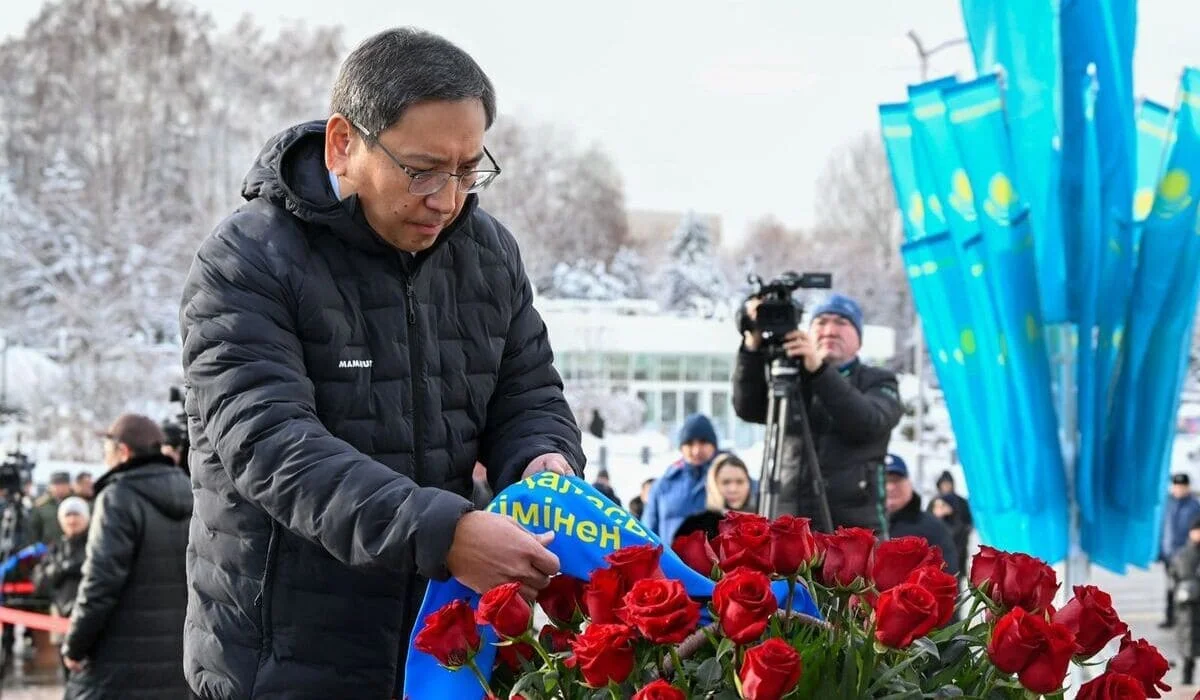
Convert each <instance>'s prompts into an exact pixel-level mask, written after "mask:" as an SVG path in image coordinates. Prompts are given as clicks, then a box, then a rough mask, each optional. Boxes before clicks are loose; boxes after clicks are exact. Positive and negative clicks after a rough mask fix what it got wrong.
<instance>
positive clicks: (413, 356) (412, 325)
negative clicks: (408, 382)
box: [404, 271, 425, 484]
mask: <svg viewBox="0 0 1200 700" xmlns="http://www.w3.org/2000/svg"><path fill="white" fill-rule="evenodd" d="M415 275H416V271H413V272H412V273H411V274H405V276H404V291H405V296H406V297H407V301H408V303H407V306H408V362H409V372H410V374H411V376H412V411H413V481H415V482H417V483H418V484H420V483H422V480H423V479H424V476H425V435H424V422H423V421H422V419H421V405H420V403H419V401H418V398H419V394H420V392H419V389H418V384H420V383H421V367H422V364H423V363H422V361H421V359H422V358H421V342H420V340H421V339H420V338H419V337H417V290H416V282H415V281H414V280H413V277H414V276H415Z"/></svg>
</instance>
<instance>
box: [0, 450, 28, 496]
mask: <svg viewBox="0 0 1200 700" xmlns="http://www.w3.org/2000/svg"><path fill="white" fill-rule="evenodd" d="M33 467H34V462H33V461H32V460H30V459H29V456H28V455H26V454H25V453H24V452H21V451H20V450H14V451H12V452H9V453H8V455H6V456H5V458H4V461H3V462H0V499H19V498H20V497H21V494H22V492H23V491H24V488H25V482H27V481H29V480H30V479H31V478H33Z"/></svg>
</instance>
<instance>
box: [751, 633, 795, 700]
mask: <svg viewBox="0 0 1200 700" xmlns="http://www.w3.org/2000/svg"><path fill="white" fill-rule="evenodd" d="M800 670H801V664H800V655H799V654H797V653H796V650H795V649H793V648H792V645H791V644H788V643H787V642H785V641H783V640H782V639H779V638H777V637H772V638H771V639H768V640H767V641H765V642H763V643H762V644H759V645H757V646H753V647H750V648H749V649H747V650H746V659H745V660H744V661H743V662H742V668H741V670H740V671H738V678H739V679H741V681H742V697H744V698H746V700H779V698H782V697H783V696H784V695H787V694H788V693H790V692H791V691H793V690H795V689H796V684H797V683H799V682H800Z"/></svg>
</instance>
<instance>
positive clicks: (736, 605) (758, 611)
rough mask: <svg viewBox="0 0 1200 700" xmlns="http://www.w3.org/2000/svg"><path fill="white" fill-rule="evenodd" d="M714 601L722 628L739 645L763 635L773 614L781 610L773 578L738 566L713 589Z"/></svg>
mask: <svg viewBox="0 0 1200 700" xmlns="http://www.w3.org/2000/svg"><path fill="white" fill-rule="evenodd" d="M712 601H713V607H714V608H715V609H716V612H717V619H718V620H719V621H720V623H721V631H722V632H724V633H725V636H726V637H729V638H730V639H732V640H733V641H734V643H735V644H745V643H747V642H752V641H754V640H756V639H758V638H759V637H761V636H762V633H763V631H765V630H766V629H767V623H768V622H770V620H771V615H773V614H774V613H775V611H776V610H778V609H779V601H777V600H776V599H775V592H774V591H772V590H771V580H770V579H768V578H767V576H766V574H764V573H762V572H761V571H754V570H753V569H738V570H736V571H734V572H733V573H729V574H726V575H725V578H723V579H721V580H720V581H718V582H717V585H716V587H714V588H713V597H712Z"/></svg>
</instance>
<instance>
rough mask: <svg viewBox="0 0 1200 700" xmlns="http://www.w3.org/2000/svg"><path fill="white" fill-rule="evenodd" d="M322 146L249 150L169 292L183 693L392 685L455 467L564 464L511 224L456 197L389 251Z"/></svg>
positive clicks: (315, 134)
mask: <svg viewBox="0 0 1200 700" xmlns="http://www.w3.org/2000/svg"><path fill="white" fill-rule="evenodd" d="M323 148H324V125H323V123H321V122H312V123H309V124H305V125H300V126H297V127H293V128H292V129H289V130H288V131H285V132H284V133H282V134H280V135H278V136H276V137H275V138H274V139H273V140H271V141H270V142H269V143H268V144H267V145H266V147H265V148H264V149H263V151H262V153H261V154H260V155H259V158H258V161H257V162H256V163H255V165H254V167H253V168H252V170H251V171H250V173H249V175H247V178H246V182H245V184H244V190H243V194H244V196H245V197H246V199H248V200H249V202H248V203H247V204H245V205H243V206H242V207H241V208H240V209H239V210H238V211H237V212H236V213H234V214H233V215H232V216H230V217H229V218H228V219H226V220H225V221H224V222H222V223H221V224H220V225H218V226H217V228H216V230H214V231H213V233H212V234H211V235H210V236H209V237H208V238H207V239H206V240H205V241H204V243H203V244H202V245H201V247H200V250H199V252H198V253H197V255H196V259H195V262H194V263H193V265H192V269H191V272H190V274H189V275H188V279H187V283H186V286H185V288H184V296H183V307H182V311H181V322H182V326H183V361H184V368H185V374H186V381H187V384H188V391H187V406H186V407H187V412H188V419H189V423H190V425H189V429H190V433H191V441H192V452H191V457H190V460H189V463H190V466H191V474H192V484H193V488H194V490H195V492H196V514H195V517H194V518H193V520H192V530H191V540H190V544H189V547H188V575H189V582H190V592H189V597H188V619H187V626H186V633H185V639H184V666H185V669H186V671H187V676H188V679H189V682H190V683H191V686H192V688H193V689H194V690H195V691H196V692H197V693H198V694H199V695H201V696H202V697H204V698H210V699H217V698H220V699H225V698H250V697H254V698H289V699H295V698H362V699H364V700H372V699H375V698H378V699H380V700H383V699H385V698H391V697H392V695H393V693H394V691H395V688H396V686H397V685H398V684H399V680H400V679H399V678H398V676H399V675H400V674H401V673H402V670H403V666H402V665H401V664H402V662H403V659H404V658H405V656H406V653H407V643H408V635H409V633H410V630H411V627H412V625H413V622H414V617H415V616H416V613H417V609H418V607H419V605H420V601H421V598H422V596H423V595H424V590H425V587H426V583H427V582H428V580H429V579H439V580H441V579H445V578H447V577H448V576H449V572H448V571H447V570H446V565H445V558H446V553H447V551H448V549H449V548H450V545H451V542H452V539H453V536H454V529H455V526H456V525H457V523H458V520H459V518H461V517H462V515H463V514H464V513H465V512H467V511H468V510H470V509H471V508H472V507H473V506H472V504H471V502H470V501H469V500H468V497H469V496H470V494H471V490H472V479H471V472H472V469H473V467H474V464H475V462H476V460H479V461H480V462H482V463H483V464H485V465H487V468H488V479H489V482H490V484H491V486H492V487H493V488H495V489H497V490H498V489H499V488H502V487H504V486H507V485H509V484H511V483H513V482H515V481H516V480H517V479H518V478H519V476H520V474H521V472H522V471H523V470H524V468H525V467H526V466H527V465H528V463H529V462H530V461H531V460H532V459H533V458H535V457H537V456H538V455H541V454H545V453H551V452H557V453H561V454H563V455H564V456H565V457H566V458H567V460H568V461H569V462H570V463H571V464H572V465H573V466H574V467H575V468H576V469H577V470H580V471H582V468H583V463H584V458H583V454H582V451H581V448H580V434H579V429H578V427H577V426H576V423H575V419H574V417H573V416H572V414H571V411H570V410H569V408H568V406H567V404H566V401H565V400H564V399H563V394H562V384H561V380H560V379H559V376H558V374H557V372H556V371H555V370H554V368H553V366H552V365H551V361H552V356H551V352H550V344H549V341H548V338H547V334H546V327H545V325H544V324H543V322H542V320H541V317H540V316H539V315H538V313H537V312H536V311H535V310H534V308H533V305H532V290H531V287H530V284H529V281H528V279H527V277H526V275H525V272H524V269H523V266H522V264H521V259H520V256H519V255H518V251H517V245H516V242H515V241H514V239H513V237H512V235H511V234H510V233H509V232H508V231H506V230H505V229H504V228H503V227H502V226H501V225H500V224H499V223H497V222H496V220H495V219H493V218H492V217H491V216H489V215H488V214H486V213H484V212H483V211H481V210H480V209H479V208H478V207H477V198H476V196H474V195H471V196H469V197H468V198H467V201H466V204H465V206H464V208H463V210H462V212H461V214H460V215H459V216H458V218H457V219H455V221H454V222H453V223H452V224H451V225H450V226H449V227H447V229H446V230H445V231H443V232H442V233H441V235H440V236H439V237H438V241H437V243H435V245H434V246H433V247H431V248H430V249H428V250H426V251H423V252H421V253H419V254H417V255H416V256H410V255H408V254H406V253H402V252H400V251H397V250H396V249H394V248H392V247H390V246H388V245H387V244H386V243H384V242H383V240H382V239H381V238H380V237H379V236H378V235H376V234H375V232H374V231H373V230H372V229H371V228H370V227H369V225H368V224H367V223H366V220H365V217H363V216H362V214H361V213H360V211H359V209H358V207H357V198H356V197H354V196H351V197H348V198H347V199H346V200H343V201H341V202H339V201H337V200H336V199H335V198H334V195H333V192H332V188H331V187H330V184H329V176H328V172H327V171H326V170H325V166H324V160H323V155H322V153H323Z"/></svg>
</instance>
